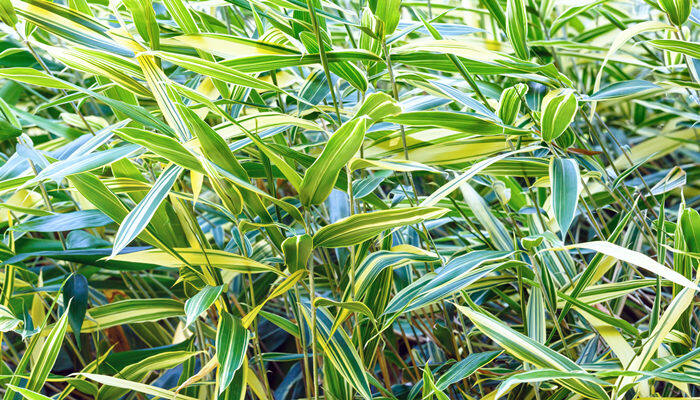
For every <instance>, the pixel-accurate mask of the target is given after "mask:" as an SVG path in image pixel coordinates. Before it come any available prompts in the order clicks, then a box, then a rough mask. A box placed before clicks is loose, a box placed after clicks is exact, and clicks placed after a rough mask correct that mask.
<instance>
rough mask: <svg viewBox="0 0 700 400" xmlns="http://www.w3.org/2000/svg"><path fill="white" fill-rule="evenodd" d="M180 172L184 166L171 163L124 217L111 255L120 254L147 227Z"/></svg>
mask: <svg viewBox="0 0 700 400" xmlns="http://www.w3.org/2000/svg"><path fill="white" fill-rule="evenodd" d="M180 172H182V167H180V166H178V165H171V166H170V167H168V168H167V169H166V170H165V171H163V172H162V173H161V175H160V176H159V177H158V180H156V182H155V183H154V184H153V187H152V188H151V190H150V191H149V192H148V194H147V195H146V197H144V198H143V200H141V201H140V202H139V204H137V205H136V207H134V209H133V210H131V212H129V214H128V215H127V216H126V217H125V218H124V220H123V221H122V222H121V224H120V225H119V230H118V231H117V235H116V237H115V238H114V246H113V247H112V255H111V257H114V256H115V255H117V254H119V252H121V251H122V249H124V247H126V246H127V245H128V244H129V243H131V241H132V240H134V239H135V238H136V236H138V235H139V233H141V231H143V230H144V228H146V226H147V225H148V223H149V222H150V221H151V218H153V214H155V212H156V209H157V208H158V206H160V203H162V202H163V200H165V197H166V196H167V195H168V193H169V192H170V189H171V188H172V187H173V184H174V183H175V180H176V179H177V177H178V176H179V175H180Z"/></svg>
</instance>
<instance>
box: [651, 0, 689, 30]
mask: <svg viewBox="0 0 700 400" xmlns="http://www.w3.org/2000/svg"><path fill="white" fill-rule="evenodd" d="M659 5H660V6H661V9H662V10H664V11H665V12H666V15H667V16H668V19H669V20H670V21H671V23H673V25H676V26H681V25H683V24H684V23H685V21H687V20H688V17H689V16H690V10H691V8H692V5H693V3H692V1H690V0H659Z"/></svg>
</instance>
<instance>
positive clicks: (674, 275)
mask: <svg viewBox="0 0 700 400" xmlns="http://www.w3.org/2000/svg"><path fill="white" fill-rule="evenodd" d="M565 248H566V249H589V250H593V251H597V252H599V253H603V254H605V255H607V256H609V257H614V258H616V259H618V260H620V261H624V262H627V263H630V264H632V265H635V266H637V267H640V268H642V269H645V270H647V271H649V272H651V273H653V274H656V275H658V276H660V277H662V278H665V279H668V280H669V281H671V282H673V283H675V284H677V285H680V286H683V287H685V288H688V289H691V290H696V291H700V286H698V284H696V283H693V282H691V281H690V280H689V279H688V278H686V277H684V276H683V275H681V274H679V273H678V272H676V271H674V270H672V269H669V268H667V267H665V266H663V265H661V264H659V263H658V262H656V261H654V260H653V259H652V258H651V257H649V256H647V255H644V254H642V253H639V252H636V251H633V250H629V249H626V248H624V247H621V246H618V245H616V244H613V243H610V242H604V241H596V242H586V243H576V244H572V245H569V246H566V247H565ZM553 250H562V249H553Z"/></svg>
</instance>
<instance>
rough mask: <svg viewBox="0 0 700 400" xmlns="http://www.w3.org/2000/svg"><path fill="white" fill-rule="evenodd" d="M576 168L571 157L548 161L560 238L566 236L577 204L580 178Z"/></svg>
mask: <svg viewBox="0 0 700 400" xmlns="http://www.w3.org/2000/svg"><path fill="white" fill-rule="evenodd" d="M578 168H579V167H578V163H576V160H574V159H573V158H552V160H551V161H550V163H549V180H550V182H551V183H552V208H553V209H554V216H555V218H556V219H557V223H558V224H559V229H560V230H561V237H562V240H564V239H565V238H566V233H567V232H568V231H569V227H570V226H571V222H572V221H573V220H574V214H575V213H576V206H577V205H578V186H579V183H580V179H581V177H580V176H579V170H578Z"/></svg>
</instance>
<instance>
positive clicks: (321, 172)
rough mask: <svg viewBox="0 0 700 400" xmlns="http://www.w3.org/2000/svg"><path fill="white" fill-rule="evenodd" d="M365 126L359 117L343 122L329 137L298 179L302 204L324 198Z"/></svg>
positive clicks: (360, 141)
mask: <svg viewBox="0 0 700 400" xmlns="http://www.w3.org/2000/svg"><path fill="white" fill-rule="evenodd" d="M365 129H366V119H365V118H364V117H360V118H356V119H353V120H350V121H348V122H346V123H344V124H343V125H342V126H341V127H340V128H338V130H337V131H335V133H334V134H333V135H332V136H331V137H330V139H329V140H328V143H326V146H325V147H324V148H323V151H322V152H321V155H319V156H318V158H317V159H316V161H315V162H314V163H313V164H312V165H311V166H310V167H309V169H308V170H307V171H306V174H305V175H304V179H303V180H302V181H301V187H300V189H299V197H300V199H301V202H302V203H303V204H305V205H310V204H320V203H322V202H323V201H324V200H326V198H327V197H328V195H329V194H330V193H331V191H332V190H333V186H334V184H335V181H336V179H337V178H338V173H340V170H341V169H342V168H343V166H345V164H347V163H348V161H350V159H351V158H352V157H353V156H354V155H355V153H357V151H358V150H360V146H361V145H362V141H363V140H364V138H365Z"/></svg>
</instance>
